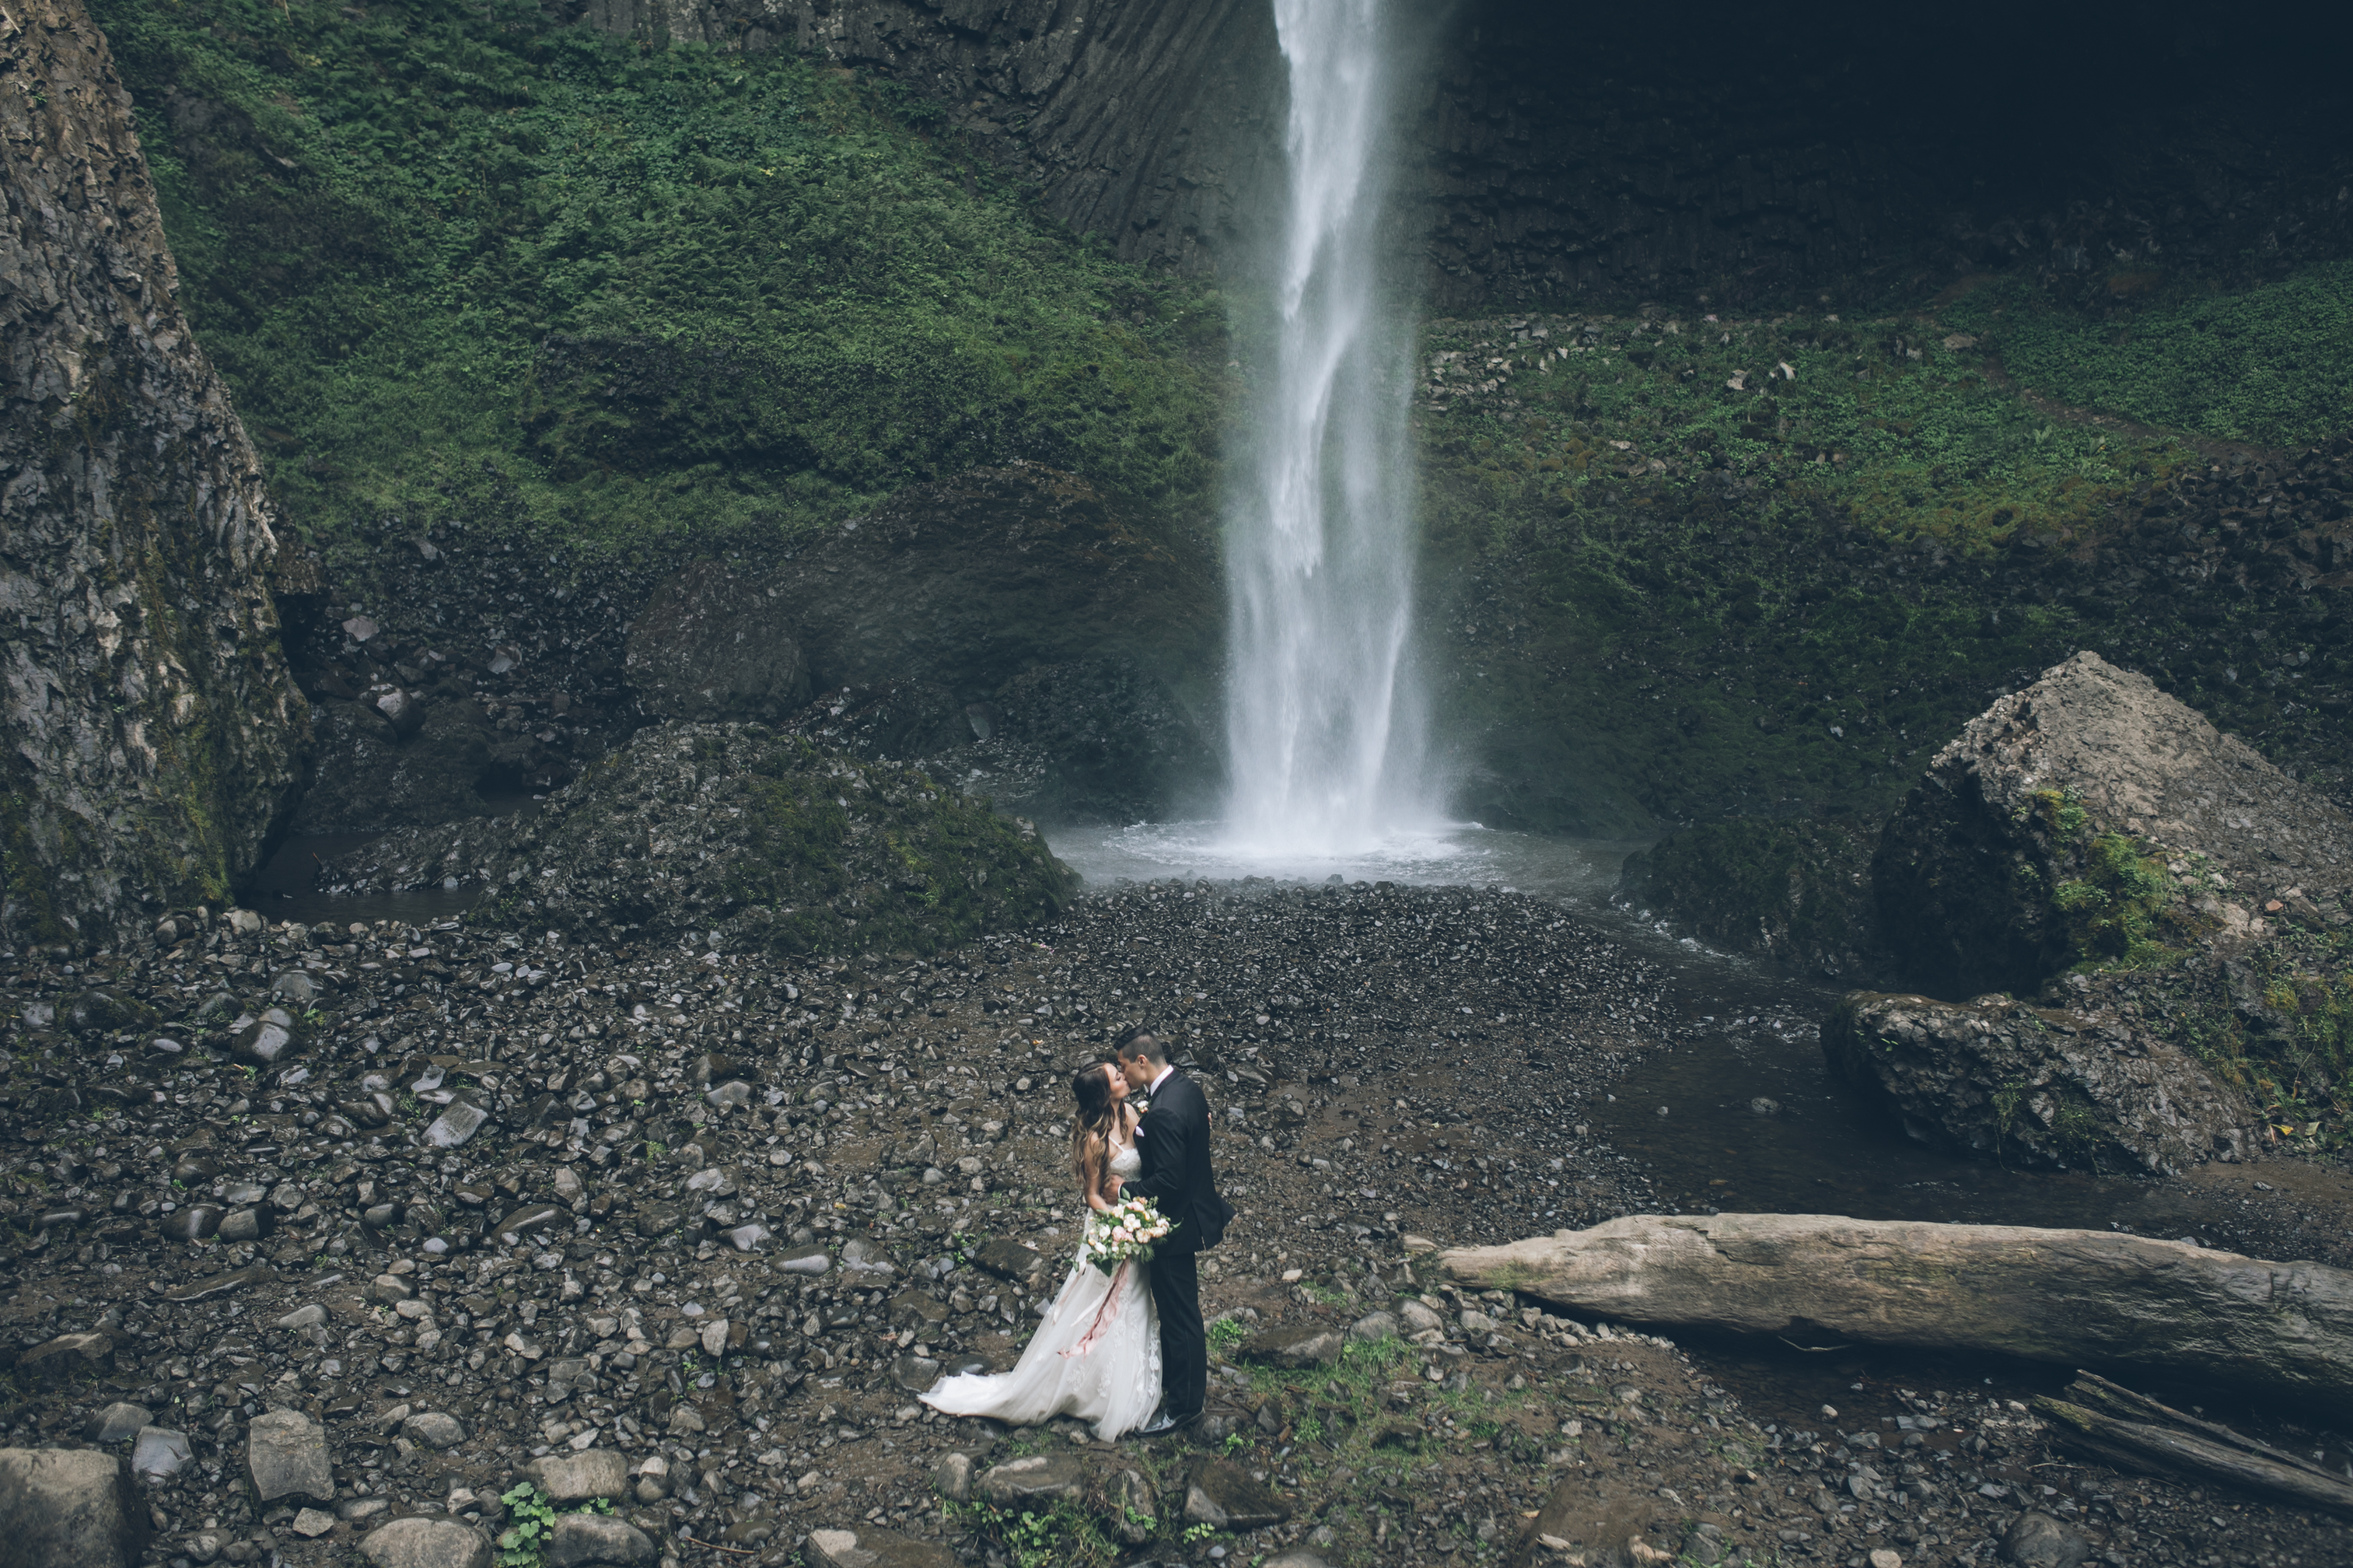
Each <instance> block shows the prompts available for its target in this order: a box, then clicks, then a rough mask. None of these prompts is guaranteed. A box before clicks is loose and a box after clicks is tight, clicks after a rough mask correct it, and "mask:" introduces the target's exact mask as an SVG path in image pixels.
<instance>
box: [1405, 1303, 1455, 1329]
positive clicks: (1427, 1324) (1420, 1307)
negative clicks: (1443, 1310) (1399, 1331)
mask: <svg viewBox="0 0 2353 1568" xmlns="http://www.w3.org/2000/svg"><path fill="white" fill-rule="evenodd" d="M1398 1317H1400V1318H1402V1319H1403V1320H1404V1321H1405V1328H1406V1332H1408V1333H1409V1334H1422V1333H1428V1332H1429V1331H1430V1330H1432V1329H1443V1328H1444V1327H1446V1320H1445V1319H1444V1318H1441V1317H1440V1316H1439V1315H1438V1313H1437V1312H1436V1311H1434V1310H1431V1308H1430V1306H1429V1305H1428V1304H1427V1303H1425V1302H1421V1301H1408V1302H1407V1303H1405V1305H1403V1306H1401V1307H1399V1308H1398Z"/></svg>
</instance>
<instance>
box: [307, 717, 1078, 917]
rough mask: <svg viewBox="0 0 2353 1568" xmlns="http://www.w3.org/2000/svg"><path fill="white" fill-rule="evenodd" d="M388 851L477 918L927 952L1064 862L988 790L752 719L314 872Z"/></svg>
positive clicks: (1040, 909)
mask: <svg viewBox="0 0 2353 1568" xmlns="http://www.w3.org/2000/svg"><path fill="white" fill-rule="evenodd" d="M387 863H390V864H394V865H396V866H399V867H428V868H435V869H436V870H437V871H438V872H439V873H440V874H443V875H446V876H451V877H456V878H458V879H459V881H460V882H461V883H468V884H473V885H476V886H478V887H480V888H481V889H483V891H482V892H481V895H480V902H479V903H478V904H477V906H476V912H477V917H478V918H480V919H484V920H488V921H512V922H515V923H519V924H522V925H526V926H529V927H532V928H533V929H547V928H550V927H553V928H555V929H559V930H565V931H575V932H579V933H582V934H586V935H594V936H596V937H597V938H599V939H603V938H606V937H609V936H610V935H612V934H613V933H614V932H616V931H638V932H640V933H644V934H648V935H652V934H661V933H671V932H682V931H703V932H709V931H722V932H724V933H726V934H727V935H728V937H729V938H730V939H731V940H735V941H740V942H749V943H752V944H754V945H758V946H764V947H768V948H771V949H774V950H776V951H784V952H850V951H865V950H869V949H876V948H879V949H881V950H883V951H886V952H887V951H892V950H895V949H899V948H913V949H915V950H917V951H919V952H936V951H937V950H939V949H940V948H942V947H946V946H950V945H953V944H955V943H957V942H965V941H967V940H969V939H970V938H972V937H975V936H977V935H979V934H980V933H982V932H983V931H996V930H1002V929H1006V928H1008V927H1015V926H1024V925H1029V924H1031V923H1033V922H1035V921H1039V920H1043V919H1046V918H1048V917H1049V916H1050V915H1052V914H1053V913H1054V912H1055V911H1057V910H1060V908H1061V907H1062V905H1063V903H1064V901H1065V900H1067V899H1068V898H1069V897H1070V895H1071V891H1072V890H1073V889H1074V888H1075V885H1076V881H1077V879H1076V878H1075V877H1074V876H1073V875H1072V873H1071V870H1070V868H1067V867H1065V866H1064V865H1063V864H1062V863H1061V862H1060V861H1059V860H1057V859H1055V858H1054V857H1053V854H1052V852H1051V851H1050V850H1049V849H1048V848H1047V847H1046V842H1045V840H1044V839H1043V838H1041V837H1039V835H1038V832H1037V829H1036V828H1035V827H1033V826H1030V825H1029V824H1027V823H1023V822H1020V821H1018V820H1014V819H1009V818H1007V817H1002V816H997V815H996V814H994V813H993V812H991V811H990V810H989V809H988V807H987V804H986V803H985V802H980V801H975V800H972V799H969V798H967V797H965V796H964V795H959V794H957V793H955V791H954V790H952V789H949V788H947V787H945V786H944V785H942V784H939V783H938V782H936V781H935V780H934V779H932V778H930V777H928V776H926V775H924V774H923V773H915V772H913V771H910V770H908V769H904V768H901V767H895V766H892V765H889V764H884V763H866V762H860V761H857V760H855V759H852V758H849V757H844V756H840V755H838V754H834V753H828V752H823V751H820V750H818V748H817V747H816V746H814V745H812V744H810V743H809V742H807V740H805V739H802V738H799V737H797V736H788V735H779V734H777V733H776V731H772V730H770V729H768V728H767V727H765V726H764V725H758V724H741V725H736V724H685V723H674V724H665V725H659V726H657V727H655V728H652V729H649V730H645V731H640V732H639V733H638V735H637V737H636V738H635V739H634V740H632V741H631V742H629V744H628V746H626V747H624V748H623V749H622V750H621V751H619V752H617V753H615V754H614V755H613V756H611V757H609V758H607V759H606V760H605V761H604V762H602V763H598V764H596V766H595V767H593V768H591V769H590V770H589V771H588V772H587V773H585V774H584V775H583V776H582V777H581V778H579V779H577V780H575V782H574V783H573V784H569V785H567V786H566V787H565V788H564V789H563V790H561V791H559V792H558V793H557V794H556V795H554V796H553V797H551V798H550V799H549V801H548V803H547V805H546V808H545V809H544V810H543V812H542V813H541V814H540V815H539V816H535V817H532V818H528V819H522V818H513V819H506V820H502V821H499V822H491V823H479V822H478V823H470V824H462V825H457V826H448V827H443V828H432V829H422V830H414V831H411V832H407V833H403V834H392V835H387V836H386V837H385V838H383V839H381V840H378V841H377V842H375V843H374V844H370V845H368V846H366V847H364V849H363V850H361V851H358V852H356V853H354V854H353V855H352V856H349V857H346V858H344V859H343V860H341V861H338V862H336V863H334V864H333V865H332V867H331V868H329V879H330V880H331V882H333V883H365V882H368V881H370V880H371V879H375V880H378V881H382V880H384V879H386V878H387V877H388V876H389V875H390V873H385V872H382V871H381V870H380V868H382V867H384V866H385V865H386V864H387Z"/></svg>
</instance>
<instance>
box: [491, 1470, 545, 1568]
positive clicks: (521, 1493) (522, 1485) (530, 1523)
mask: <svg viewBox="0 0 2353 1568" xmlns="http://www.w3.org/2000/svg"><path fill="white" fill-rule="evenodd" d="M499 1500H500V1501H501V1502H502V1503H504V1504H506V1506H507V1517H508V1518H509V1519H510V1520H511V1521H512V1523H510V1524H509V1525H508V1526H507V1528H506V1529H505V1530H504V1531H501V1532H500V1535H499V1568H539V1565H540V1563H541V1561H542V1560H543V1554H544V1553H545V1552H546V1550H547V1542H548V1537H549V1536H550V1535H551V1534H552V1533H554V1530H555V1505H554V1503H552V1502H550V1501H548V1500H547V1494H546V1493H544V1492H543V1491H541V1490H540V1489H538V1488H537V1487H535V1486H533V1485H532V1484H531V1483H530V1482H529V1481H522V1482H518V1483H517V1484H516V1485H515V1486H514V1487H513V1488H512V1489H510V1490H509V1491H508V1492H507V1493H506V1494H505V1495H504V1496H503V1497H501V1498H500V1499H499Z"/></svg>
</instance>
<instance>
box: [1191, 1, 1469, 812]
mask: <svg viewBox="0 0 2353 1568" xmlns="http://www.w3.org/2000/svg"><path fill="white" fill-rule="evenodd" d="M1385 9H1386V5H1385V0H1274V14H1275V25H1276V30H1277V33H1278V35H1279V37H1280V38H1281V41H1282V55H1283V59H1284V62H1285V64H1286V66H1287V67H1288V68H1289V72H1290V80H1291V113H1290V123H1289V127H1288V131H1287V134H1286V138H1285V152H1286V154H1287V171H1288V189H1287V192H1286V198H1287V200H1286V207H1285V216H1284V224H1283V228H1282V235H1281V237H1280V241H1279V243H1278V244H1277V245H1276V246H1275V247H1272V259H1273V264H1274V276H1273V278H1272V283H1273V289H1272V295H1273V298H1272V300H1271V304H1272V308H1273V319H1272V322H1271V326H1272V331H1271V342H1270V344H1269V351H1270V353H1271V365H1269V366H1268V367H1267V369H1268V370H1269V371H1271V374H1269V375H1267V376H1265V377H1264V378H1263V380H1262V382H1261V396H1260V397H1259V398H1257V399H1256V400H1254V409H1255V418H1254V421H1253V427H1254V437H1255V438H1254V440H1253V441H1252V442H1251V443H1250V448H1251V449H1250V458H1249V460H1247V461H1246V462H1245V463H1243V464H1242V465H1240V471H1241V478H1240V482H1239V483H1238V485H1237V487H1236V489H1235V491H1234V493H1233V495H1232V497H1231V499H1230V500H1229V509H1228V527H1227V540H1226V560H1227V579H1228V593H1229V602H1230V603H1229V607H1230V611H1231V630H1230V634H1229V636H1230V650H1229V651H1230V659H1229V691H1228V706H1227V742H1228V745H1229V751H1230V759H1231V778H1232V795H1231V798H1230V800H1229V803H1228V808H1227V831H1228V834H1229V837H1230V839H1231V841H1232V844H1233V847H1236V848H1238V849H1242V850H1246V851H1247V850H1250V849H1255V850H1257V851H1259V852H1261V853H1265V854H1276V855H1296V854H1299V853H1302V852H1304V853H1308V854H1324V855H1349V854H1356V853H1361V852H1364V851H1366V850H1370V849H1375V848H1377V847H1380V846H1381V845H1383V844H1384V843H1387V842H1388V841H1389V840H1390V839H1392V838H1393V837H1395V836H1396V835H1397V834H1398V833H1399V832H1400V831H1403V830H1409V829H1410V828H1411V827H1412V826H1414V825H1416V824H1417V823H1419V822H1427V821H1430V819H1431V818H1432V817H1434V815H1435V814H1434V812H1433V811H1432V810H1431V809H1430V802H1429V801H1428V800H1427V798H1426V796H1427V795H1428V794H1429V792H1430V787H1431V786H1430V779H1429V774H1430V766H1429V760H1428V756H1427V751H1426V745H1427V742H1426V739H1425V733H1424V729H1425V727H1424V723H1423V719H1422V710H1421V703H1420V700H1419V693H1418V692H1417V690H1416V689H1415V684H1414V681H1413V679H1412V675H1411V668H1410V664H1409V648H1410V645H1411V641H1412V599H1413V587H1414V542H1413V511H1412V506H1411V500H1410V497H1411V490H1412V463H1411V458H1410V456H1409V430H1408V427H1407V414H1408V409H1409V397H1410V379H1411V378H1410V356H1411V353H1412V343H1411V337H1410V331H1409V321H1408V317H1407V312H1406V311H1405V310H1404V309H1403V308H1402V305H1401V302H1399V301H1397V300H1390V299H1388V298H1386V297H1385V294H1384V290H1383V288H1382V262H1383V259H1384V258H1383V257H1382V255H1381V252H1380V235H1379V232H1378V230H1379V220H1380V216H1381V207H1382V202H1383V199H1384V196H1385V195H1386V191H1385V182H1384V178H1383V174H1384V170H1383V164H1384V163H1385V162H1386V142H1387V140H1388V121H1389V112H1388V111H1389V108H1390V94H1391V88H1392V82H1391V79H1390V77H1391V72H1390V57H1389V55H1388V46H1389V42H1390V40H1388V38H1386V37H1384V34H1385V32H1386V28H1385V25H1384V23H1385V18H1384V11H1385Z"/></svg>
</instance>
